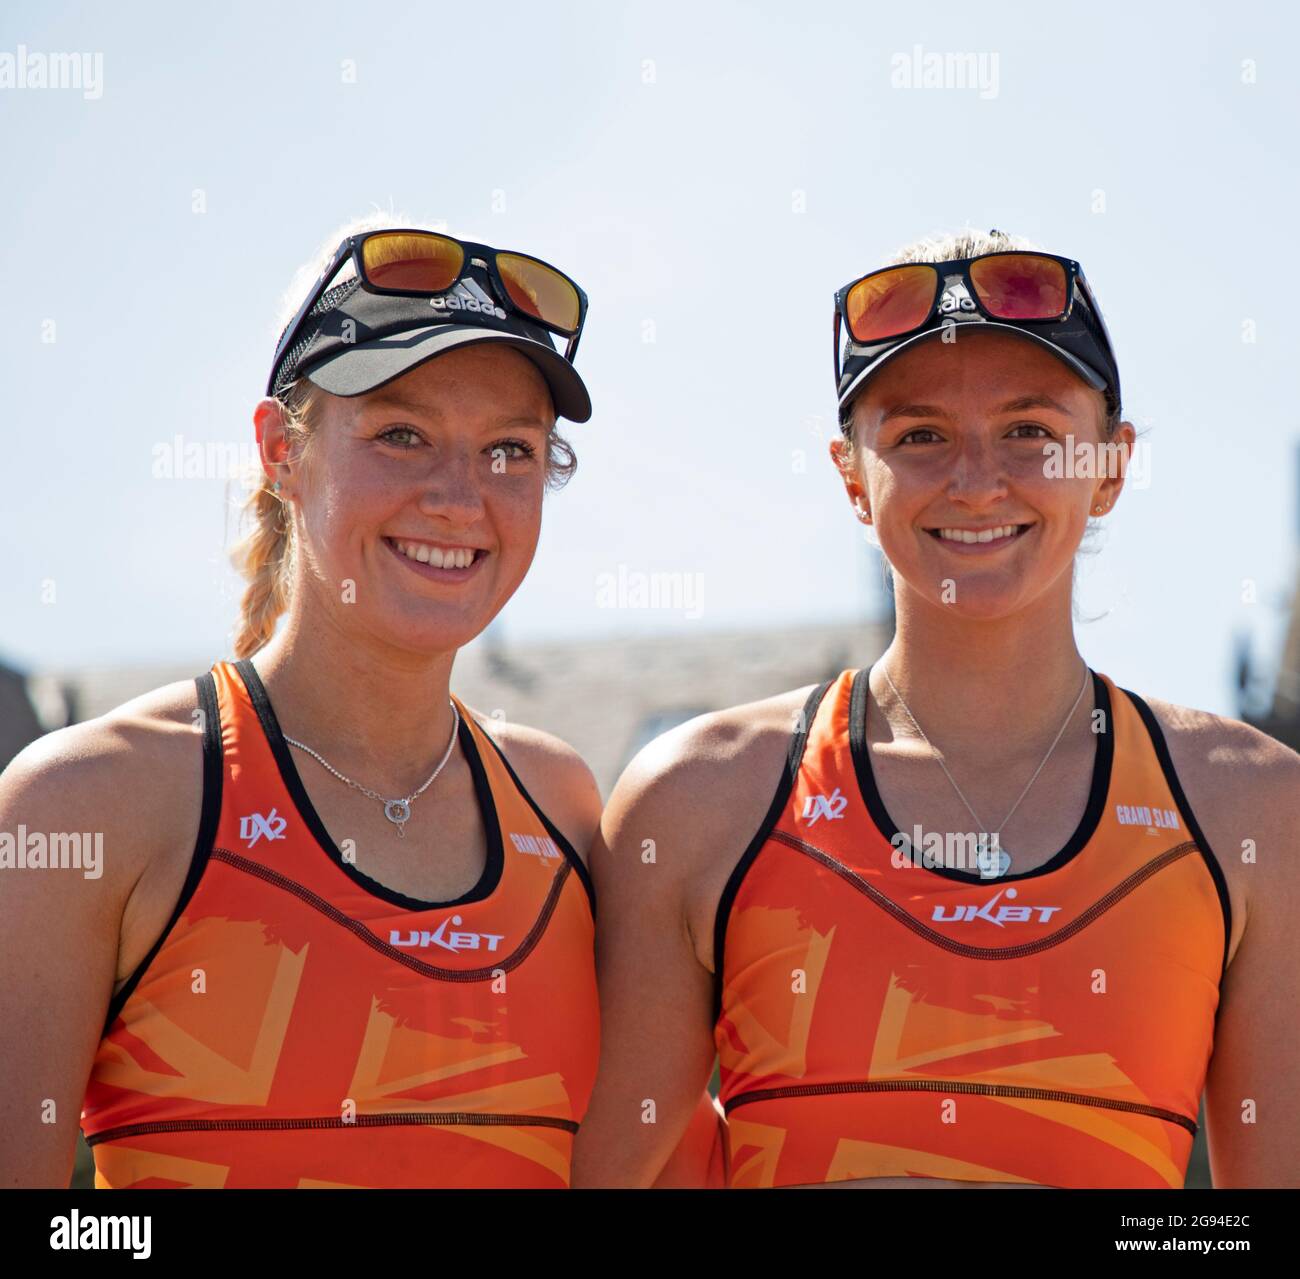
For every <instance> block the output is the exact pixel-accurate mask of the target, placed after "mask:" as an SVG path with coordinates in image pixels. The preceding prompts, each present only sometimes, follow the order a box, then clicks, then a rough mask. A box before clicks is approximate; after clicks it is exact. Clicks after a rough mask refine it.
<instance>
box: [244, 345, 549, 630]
mask: <svg viewBox="0 0 1300 1279" xmlns="http://www.w3.org/2000/svg"><path fill="white" fill-rule="evenodd" d="M385 395H400V396H401V397H402V398H403V399H404V400H406V401H409V403H408V404H407V405H403V406H400V407H399V406H392V405H388V406H385V405H382V404H381V403H380V400H381V398H382V397H383V396H385ZM264 403H265V402H264ZM554 422H555V412H554V408H553V407H552V404H551V398H550V392H549V389H548V387H547V384H546V380H545V379H544V378H543V377H542V375H541V373H540V372H539V371H538V369H537V367H536V366H535V365H534V364H533V363H532V362H531V361H530V360H529V359H528V358H527V357H526V356H524V355H522V354H521V353H520V352H518V351H516V350H513V349H511V348H509V347H505V346H501V345H496V344H491V343H487V344H482V345H477V346H470V347H463V348H460V349H457V350H453V351H449V352H447V353H446V354H444V355H440V356H438V357H437V358H436V359H433V360H429V361H428V362H427V363H425V364H422V365H420V366H419V367H417V368H415V369H413V370H411V372H409V373H406V374H404V375H403V376H402V377H400V378H397V379H395V380H394V381H392V382H389V383H387V384H386V385H385V386H383V387H381V388H379V389H378V390H377V391H375V392H372V393H369V394H367V395H361V396H354V397H341V396H328V397H327V411H326V413H325V414H324V415H323V417H322V419H321V422H320V426H319V427H318V430H317V432H316V436H315V438H314V439H313V441H312V443H311V445H310V447H309V450H308V453H307V456H306V458H305V461H304V462H302V463H299V464H298V465H297V466H295V467H294V468H293V469H291V471H290V473H289V475H288V476H287V477H286V478H285V479H284V481H283V483H284V489H285V491H286V493H291V494H292V495H293V497H295V498H296V499H297V508H296V509H297V513H298V517H299V518H300V519H301V520H302V521H303V526H304V527H303V531H304V533H305V537H304V538H303V539H302V540H301V543H300V544H301V545H303V546H305V547H306V548H308V549H307V552H306V553H307V555H308V561H307V563H306V564H305V566H304V567H305V568H306V573H305V575H304V589H306V590H308V591H311V592H314V593H315V594H316V595H317V599H316V600H315V601H313V603H314V604H315V605H316V606H317V607H318V608H323V609H324V610H325V612H326V613H327V614H330V615H333V616H336V617H338V619H339V621H340V623H341V625H342V626H343V627H344V628H345V629H346V628H347V627H357V626H360V627H362V628H364V629H366V630H368V631H370V632H371V634H372V635H373V636H374V638H376V639H378V640H380V641H381V642H383V643H385V644H387V645H392V646H394V647H397V648H399V649H400V648H406V649H409V650H411V651H414V652H420V653H428V652H430V651H438V650H441V651H448V650H452V649H455V648H459V647H460V646H462V645H464V644H467V643H468V642H469V641H470V640H472V639H473V638H474V637H475V636H476V635H478V634H479V633H480V632H481V631H482V630H483V629H484V628H485V627H486V626H487V625H488V623H489V622H490V621H491V620H492V619H493V618H494V617H495V616H496V615H497V613H499V612H500V610H501V609H502V608H503V607H504V605H505V603H506V601H507V600H508V599H509V598H510V597H511V595H513V594H514V592H515V590H516V589H517V588H518V586H519V584H520V582H522V581H523V578H524V575H525V574H526V573H527V572H528V568H529V565H530V564H531V563H532V560H533V555H534V553H535V552H536V549H537V540H538V536H539V533H540V530H541V517H542V499H543V494H544V487H545V486H544V481H545V458H546V444H547V436H548V433H549V431H550V429H551V427H552V426H553V425H554ZM268 426H269V423H268ZM521 444H522V445H526V446H528V447H530V448H531V449H532V456H527V455H526V454H525V453H524V451H523V450H521V448H520V447H519V446H520V445H521ZM384 537H394V538H399V539H400V538H402V537H409V538H413V539H423V540H429V541H438V542H445V543H455V544H458V545H467V546H473V547H483V548H486V549H487V550H488V551H489V552H490V553H489V554H488V555H487V557H486V558H485V559H484V561H483V562H482V563H481V564H479V565H477V567H476V569H475V572H474V576H473V577H472V578H471V579H470V580H468V581H466V582H462V583H441V582H435V581H430V580H426V579H423V578H421V577H420V576H419V575H418V574H416V573H414V572H412V571H411V570H410V569H409V568H407V567H406V566H405V565H404V564H403V563H401V562H400V561H399V560H398V559H396V558H395V557H394V554H393V552H392V550H391V549H390V548H389V547H388V546H387V545H385V543H384V542H383V540H382V539H383V538H384ZM348 581H352V582H355V583H357V584H358V589H360V586H361V584H364V586H365V588H366V590H367V591H368V592H369V593H370V598H369V599H367V600H365V601H361V600H358V601H357V603H358V604H361V605H362V607H360V608H357V607H354V606H352V605H347V604H343V603H342V602H341V600H340V594H341V590H342V585H341V584H342V583H345V582H348ZM342 610H347V612H346V613H341V611H342Z"/></svg>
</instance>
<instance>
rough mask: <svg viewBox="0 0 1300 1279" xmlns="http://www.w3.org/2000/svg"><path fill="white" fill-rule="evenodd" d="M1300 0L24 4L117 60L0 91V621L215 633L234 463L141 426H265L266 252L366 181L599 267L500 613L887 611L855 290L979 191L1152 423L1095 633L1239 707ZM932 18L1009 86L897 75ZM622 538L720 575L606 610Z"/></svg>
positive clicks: (271, 280) (623, 615)
mask: <svg viewBox="0 0 1300 1279" xmlns="http://www.w3.org/2000/svg"><path fill="white" fill-rule="evenodd" d="M1297 25H1298V24H1297V20H1296V17H1295V12H1294V10H1293V9H1289V8H1282V7H1278V6H1265V5H1255V4H1237V5H1231V6H1224V5H1208V4H1183V5H1180V6H1178V8H1177V10H1176V13H1175V14H1173V15H1172V16H1171V14H1170V11H1169V10H1168V9H1167V8H1165V7H1157V6H1151V7H1148V6H1141V5H1135V4H1133V3H1131V2H1125V3H1089V4H1065V3H1057V4H1051V5H1043V4H1029V3H1026V4H985V5H972V4H969V3H965V2H962V0H957V2H953V3H931V4H926V5H924V6H915V5H874V4H873V5H869V6H868V5H864V4H861V3H836V4H819V3H811V2H808V3H800V4H798V5H789V4H780V5H779V4H735V3H691V4H674V3H662V2H656V3H645V4H632V5H624V4H608V3H594V2H590V3H582V4H562V3H555V4H549V5H538V4H531V3H512V4H485V5H476V6H464V5H450V4H395V3H386V4H383V5H377V6H360V5H353V4H342V3H312V4H281V3H276V4H271V3H267V2H266V0H261V2H260V3H257V4H252V3H236V4H223V5H220V6H216V5H213V6H210V7H208V8H207V9H206V12H204V11H203V10H201V9H200V8H199V7H195V6H183V7H180V8H177V7H175V6H171V5H163V4H114V5H111V6H110V5H94V4H85V5H70V4H39V5H38V4H33V3H8V4H6V5H5V6H4V9H3V11H2V12H0V56H2V55H4V54H5V53H9V54H11V55H12V54H16V52H17V50H18V46H19V45H24V46H26V48H27V49H28V50H29V51H36V52H42V53H53V52H67V51H84V52H90V53H96V52H97V53H100V54H102V76H103V80H102V93H101V95H100V96H99V97H97V98H92V99H90V100H88V99H87V98H86V97H85V95H84V94H83V93H82V92H79V91H77V90H75V89H62V90H59V89H44V90H40V89H34V88H27V89H3V88H0V137H2V138H3V143H4V156H5V178H4V181H3V183H2V184H0V190H2V191H3V194H0V210H2V212H0V218H2V222H0V226H2V227H3V231H4V234H3V236H2V237H0V267H2V269H3V279H4V282H5V288H4V294H5V297H4V302H3V305H2V306H0V342H2V348H0V349H2V350H3V353H4V357H3V358H4V373H5V376H4V398H3V425H2V426H0V429H2V430H3V433H4V440H5V443H6V456H5V467H4V481H3V483H4V488H3V494H4V498H3V502H2V503H0V552H2V553H3V563H4V569H3V573H2V574H0V655H3V656H4V657H6V658H7V659H9V660H11V661H17V662H20V663H22V664H25V665H29V666H33V667H38V668H39V667H41V666H43V665H81V664H87V665H89V664H96V663H101V662H102V663H108V662H119V661H146V660H154V659H190V658H192V659H194V660H195V661H196V663H197V664H198V665H197V666H196V670H197V669H201V667H202V666H203V665H204V664H206V663H207V662H208V661H210V660H211V659H212V658H215V657H218V656H224V655H228V651H229V648H228V646H229V632H230V627H231V625H232V622H233V618H234V610H235V602H236V599H237V595H238V591H239V586H240V583H239V581H238V579H237V577H236V576H235V574H234V573H233V570H231V569H230V568H229V567H228V564H227V561H226V554H225V552H226V549H227V548H228V546H229V545H230V543H231V541H232V540H233V525H232V517H231V513H230V509H229V497H230V496H232V495H233V494H228V493H227V485H225V484H224V483H223V482H222V481H221V480H216V479H213V480H203V479H191V480H165V479H156V478H154V476H153V473H152V472H153V460H154V453H155V448H156V446H158V445H160V444H163V443H167V442H169V441H171V440H172V438H173V436H174V435H176V434H178V433H179V434H181V435H182V436H183V437H184V438H185V439H186V440H187V441H197V442H200V443H202V442H217V441H228V442H232V443H234V442H250V443H251V440H252V426H251V422H250V417H249V415H250V410H251V408H252V405H253V404H254V403H255V402H256V399H257V397H258V396H259V394H260V393H261V389H262V385H263V382H264V380H265V376H266V368H267V365H268V363H269V359H270V355H271V351H272V348H273V345H274V336H275V334H274V332H273V321H274V316H275V313H276V310H277V307H278V303H279V300H280V295H281V293H282V292H283V290H284V289H285V288H286V286H287V285H288V283H289V281H290V279H291V278H292V276H293V274H294V272H295V270H296V269H297V267H298V265H299V263H300V262H301V261H302V260H303V259H304V258H305V257H306V256H308V254H309V253H310V252H311V251H312V250H314V248H315V247H316V245H317V243H318V242H319V241H320V240H321V239H322V238H323V237H324V236H325V235H326V234H327V233H328V232H329V231H330V230H331V229H332V228H333V227H335V226H336V225H338V224H339V223H341V222H342V221H344V220H345V219H347V218H348V217H350V216H352V215H354V214H358V213H362V212H365V211H366V210H367V209H370V208H371V207H373V206H374V205H379V206H381V207H383V208H386V209H387V208H392V209H393V210H395V211H399V212H406V213H408V214H410V215H411V216H412V217H415V218H418V219H422V220H423V219H443V220H445V221H446V223H447V225H448V227H449V229H450V230H452V231H453V232H455V233H460V234H463V235H466V236H471V237H473V238H476V239H481V240H486V241H488V242H489V243H495V244H501V245H505V246H509V247H518V248H523V249H527V250H529V251H532V252H535V253H537V254H538V255H540V256H542V257H544V258H547V259H549V260H551V261H554V262H556V263H558V264H560V265H562V266H563V267H565V268H566V269H568V270H569V271H570V273H571V274H573V275H574V276H575V277H576V278H578V279H579V280H580V281H581V282H582V283H583V284H584V285H585V287H586V289H587V291H588V293H589V294H590V296H591V314H590V319H589V324H588V330H587V334H586V336H585V338H584V341H583V348H582V351H581V353H580V356H579V363H580V367H581V368H582V370H583V372H584V375H585V377H586V378H587V381H588V384H589V386H590V388H591V392H592V398H593V401H594V403H595V416H594V417H593V419H592V421H591V422H590V423H588V424H586V425H582V426H571V427H570V429H569V435H570V438H571V439H572V441H573V442H574V444H575V446H576V449H577V452H578V456H579V471H578V475H577V478H576V479H575V480H574V481H573V483H572V484H571V485H570V486H569V487H568V488H567V489H566V490H564V491H562V492H561V493H560V494H558V495H557V496H555V497H554V498H552V499H549V502H550V506H549V510H548V514H547V518H546V526H545V529H544V533H543V539H542V545H541V547H540V549H539V552H538V557H537V560H536V562H535V565H534V567H533V570H532V572H531V574H530V576H529V578H528V580H527V581H526V582H525V584H524V586H523V587H522V588H521V590H520V592H519V594H518V595H517V596H516V597H515V599H514V600H513V601H512V602H511V603H510V605H509V606H508V608H507V610H506V613H505V614H504V620H503V624H502V625H503V633H504V634H505V636H506V637H507V638H508V639H512V640H524V639H527V638H531V637H540V636H559V635H579V634H581V635H594V634H597V633H602V632H609V631H620V630H621V631H628V630H637V629H641V628H645V627H661V628H662V627H666V628H681V627H709V628H713V627H723V626H730V625H746V626H748V625H764V624H776V623H780V624H790V623H794V622H798V621H805V620H829V619H838V620H844V619H852V618H855V617H860V616H863V615H864V614H865V612H866V610H868V609H869V608H871V607H872V606H873V600H874V592H875V587H876V583H877V580H878V574H876V573H875V572H874V571H873V568H872V562H871V560H870V559H869V556H868V552H866V551H865V550H864V548H863V546H862V543H861V540H860V535H859V530H858V526H857V525H856V524H855V522H854V520H853V518H852V515H851V512H850V509H849V507H848V505H847V503H846V502H845V500H844V499H843V497H842V496H841V494H840V491H839V489H838V487H837V482H836V479H835V476H834V473H833V471H832V469H831V467H830V464H829V462H828V461H826V460H825V442H826V440H827V439H828V438H829V437H830V433H831V432H832V431H833V430H834V396H833V387H832V379H831V358H830V357H831V353H830V301H831V294H832V292H833V290H834V289H835V288H836V287H837V286H838V285H840V284H842V283H843V282H844V281H846V280H848V279H850V278H851V277H852V276H854V275H855V274H860V273H862V272H864V271H866V270H868V269H870V268H872V267H874V266H876V265H879V264H880V262H881V261H882V260H883V257H884V255H885V254H887V253H889V252H890V251H892V250H893V249H895V248H896V247H898V246H899V245H901V244H903V243H905V242H907V241H909V240H911V239H913V238H914V237H916V236H917V235H919V234H922V233H925V232H931V231H938V230H942V229H946V228H950V227H955V226H958V225H961V224H965V223H970V224H972V225H974V226H977V227H981V228H988V227H991V226H997V227H999V228H1001V229H1003V230H1007V231H1013V232H1019V233H1021V234H1024V235H1028V236H1030V237H1031V238H1033V239H1035V240H1037V241H1039V242H1040V243H1042V244H1044V245H1046V246H1047V247H1049V248H1051V249H1054V250H1055V251H1057V252H1061V253H1065V254H1068V255H1070V256H1072V257H1076V258H1078V259H1079V260H1080V261H1082V262H1083V264H1084V266H1085V268H1086V270H1087V272H1088V274H1089V277H1090V279H1091V280H1092V282H1093V283H1094V285H1095V286H1096V289H1097V292H1098V294H1099V296H1100V298H1101V301H1102V305H1103V306H1104V307H1105V309H1106V314H1107V318H1108V321H1109V322H1110V325H1111V329H1112V332H1113V333H1114V336H1115V340H1116V344H1117V347H1118V351H1119V355H1120V362H1121V368H1122V370H1123V375H1124V379H1125V391H1126V399H1127V408H1128V412H1129V415H1130V416H1131V417H1133V418H1134V419H1135V420H1136V421H1137V422H1138V424H1139V426H1140V427H1141V428H1142V429H1143V430H1144V431H1145V435H1144V439H1145V441H1146V442H1147V443H1148V444H1149V446H1150V450H1151V453H1150V457H1151V483H1150V487H1149V488H1146V489H1142V490H1131V491H1129V492H1128V493H1126V494H1125V495H1124V497H1123V498H1122V500H1121V502H1120V504H1119V507H1118V509H1117V510H1116V512H1115V513H1114V515H1113V517H1111V518H1108V519H1107V520H1106V522H1105V525H1106V531H1105V533H1104V534H1103V537H1102V540H1101V543H1100V550H1099V552H1098V553H1097V554H1096V555H1095V556H1092V557H1089V558H1088V559H1087V560H1086V568H1085V569H1084V570H1083V572H1082V577H1081V581H1082V591H1081V598H1080V606H1081V610H1082V612H1083V614H1084V615H1085V616H1095V615H1097V614H1104V617H1102V619H1101V620H1098V621H1095V622H1092V623H1089V624H1086V625H1081V626H1080V628H1079V637H1080V646H1081V648H1082V650H1083V652H1084V655H1085V656H1086V657H1087V658H1088V660H1089V661H1090V662H1091V663H1092V665H1093V666H1094V667H1097V668H1098V669H1102V670H1105V671H1107V672H1108V673H1110V674H1112V675H1113V676H1114V677H1115V678H1116V679H1117V680H1119V681H1120V682H1121V683H1123V684H1125V685H1126V686H1128V687H1131V688H1137V689H1139V690H1141V691H1143V692H1144V693H1147V694H1150V695H1154V696H1159V697H1166V698H1169V699H1171V700H1174V701H1177V702H1182V703H1186V704H1190V705H1196V706H1202V707H1206V708H1208V709H1212V710H1217V711H1219V712H1220V713H1232V714H1235V713H1236V704H1235V701H1234V699H1233V695H1232V686H1231V671H1230V655H1231V646H1232V637H1233V635H1234V633H1235V632H1237V631H1239V630H1243V629H1244V630H1249V631H1250V632H1252V634H1253V635H1254V636H1255V637H1256V642H1257V644H1258V645H1259V647H1260V648H1261V649H1263V650H1264V651H1266V652H1269V653H1271V652H1272V651H1274V650H1275V648H1276V645H1277V640H1278V637H1279V634H1280V627H1281V623H1282V620H1283V613H1282V605H1283V603H1284V602H1285V601H1286V600H1287V599H1288V598H1289V594H1290V588H1291V584H1292V582H1293V580H1294V574H1295V569H1296V548H1297V540H1298V539H1297V528H1298V526H1300V516H1298V514H1297V480H1298V476H1300V465H1298V464H1297V439H1298V437H1300V431H1298V428H1297V416H1298V415H1297V409H1296V397H1295V393H1294V389H1293V384H1294V376H1295V373H1294V371H1295V368H1296V341H1295V335H1294V330H1293V328H1292V325H1291V320H1290V316H1289V314H1288V313H1287V312H1286V310H1285V308H1286V306H1287V305H1288V303H1287V300H1286V299H1287V295H1288V293H1289V291H1291V290H1292V288H1293V283H1292V280H1291V278H1290V275H1291V271H1290V267H1289V265H1287V264H1288V263H1289V261H1290V258H1289V251H1290V249H1291V247H1292V246H1293V245H1294V243H1295V231H1294V222H1295V215H1296V208H1297V206H1298V204H1300V201H1298V200H1297V196H1298V194H1300V192H1298V191H1297V172H1298V169H1297V159H1298V156H1297V151H1298V150H1300V144H1298V143H1297V129H1296V121H1297V120H1298V119H1300V90H1298V89H1297V79H1296V76H1295V69H1294V65H1293V58H1292V57H1291V56H1290V53H1289V51H1290V50H1293V49H1294V48H1295V47H1296V37H1297V34H1298V33H1297ZM918 45H919V46H920V47H921V51H922V52H923V53H950V52H958V53H977V54H989V55H992V54H996V55H997V63H996V72H997V74H996V92H994V93H987V94H981V92H980V90H979V89H978V88H962V87H959V86H954V87H948V88H937V89H936V88H929V89H926V88H904V87H896V86H895V85H894V84H891V79H896V78H897V77H896V76H895V75H892V74H891V62H892V60H893V58H894V55H896V54H902V55H904V56H905V57H906V58H907V59H908V60H909V61H910V59H911V57H912V53H913V50H914V48H915V47H916V46H918ZM1284 51H1288V52H1287V53H1286V54H1285V55H1284ZM1246 59H1251V60H1253V62H1254V73H1253V74H1254V83H1247V82H1246V80H1248V79H1249V78H1250V72H1249V69H1243V62H1244V60H1246ZM345 60H350V61H351V62H353V63H354V64H355V67H356V77H355V83H345V82H344V71H343V64H344V62H345ZM984 65H985V66H986V67H991V66H992V63H991V62H988V61H986V62H985V64H984ZM196 189H197V190H201V191H202V193H203V197H202V198H203V200H204V201H205V203H206V211H204V212H201V213H196V212H194V211H193V203H194V194H193V193H194V192H195V190H196ZM1098 193H1100V194H1098ZM774 277H775V280H776V282H775V283H774V282H773V278H774ZM48 320H53V321H55V325H56V328H55V330H54V332H55V336H56V340H55V341H54V342H52V343H51V342H45V341H42V335H43V327H42V326H43V325H44V324H45V322H46V321H48ZM1247 321H1251V322H1253V324H1254V331H1255V336H1256V340H1255V341H1254V342H1243V340H1242V333H1243V324H1244V323H1245V322H1247ZM647 322H650V323H652V324H653V332H654V338H655V340H654V342H653V343H648V342H646V341H644V340H643V337H644V334H645V332H646V324H647ZM44 331H45V332H46V333H48V330H44ZM796 449H805V450H807V454H808V466H807V470H806V472H802V473H801V472H800V471H798V470H797V469H796V468H795V467H794V466H793V465H792V451H793V450H796ZM620 565H624V566H626V568H627V570H628V571H630V572H646V573H649V572H672V571H677V572H685V573H692V574H694V573H700V574H703V578H702V579H701V580H702V583H703V597H702V602H703V608H702V609H701V610H699V612H700V616H698V617H695V618H689V619H688V618H683V617H682V616H681V614H680V613H671V612H663V613H647V612H639V611H634V610H610V609H602V608H599V607H598V606H597V595H596V590H595V582H596V577H597V575H598V574H600V573H603V572H617V571H618V568H619V566H620ZM1244 579H1250V580H1251V581H1253V582H1255V583H1257V588H1258V602H1257V603H1254V604H1251V603H1244V602H1243V598H1242V597H1243V586H1242V583H1243V580H1244ZM47 581H53V583H54V586H55V592H56V594H55V600H54V602H53V603H49V602H43V600H42V584H43V583H45V582H47Z"/></svg>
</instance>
